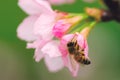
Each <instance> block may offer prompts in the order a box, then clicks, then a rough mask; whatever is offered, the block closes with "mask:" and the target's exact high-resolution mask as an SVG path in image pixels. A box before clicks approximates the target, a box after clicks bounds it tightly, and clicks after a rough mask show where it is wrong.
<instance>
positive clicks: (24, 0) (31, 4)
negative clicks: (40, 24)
mask: <svg viewBox="0 0 120 80" xmlns="http://www.w3.org/2000/svg"><path fill="white" fill-rule="evenodd" d="M18 5H19V6H20V7H21V8H22V9H23V10H24V11H25V12H26V13H28V14H30V15H33V14H40V13H41V8H40V6H39V5H38V4H37V3H36V2H35V1H34V0H19V2H18Z"/></svg>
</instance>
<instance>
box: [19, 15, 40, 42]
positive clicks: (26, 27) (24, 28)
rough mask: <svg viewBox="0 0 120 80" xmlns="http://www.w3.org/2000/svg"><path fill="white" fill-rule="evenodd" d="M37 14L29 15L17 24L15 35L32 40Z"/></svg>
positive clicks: (33, 38) (34, 37)
mask: <svg viewBox="0 0 120 80" xmlns="http://www.w3.org/2000/svg"><path fill="white" fill-rule="evenodd" d="M37 18H38V16H29V17H27V18H26V19H25V20H23V22H22V23H21V24H20V25H19V27H18V29H17V36H18V37H19V38H20V39H22V40H25V41H33V40H35V39H36V36H35V35H34V34H33V27H34V26H33V25H34V23H35V21H36V20H37Z"/></svg>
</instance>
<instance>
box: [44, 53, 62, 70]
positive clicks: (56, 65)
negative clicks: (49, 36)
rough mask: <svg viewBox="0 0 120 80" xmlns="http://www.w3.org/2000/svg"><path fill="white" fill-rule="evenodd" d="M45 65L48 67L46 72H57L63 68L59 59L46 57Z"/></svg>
mask: <svg viewBox="0 0 120 80" xmlns="http://www.w3.org/2000/svg"><path fill="white" fill-rule="evenodd" d="M45 63H46V66H47V67H48V70H49V71H51V72H57V71H58V70H61V69H62V68H63V67H64V65H63V61H62V59H61V57H54V58H51V57H49V56H47V55H46V56H45Z"/></svg>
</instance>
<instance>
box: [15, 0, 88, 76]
mask: <svg viewBox="0 0 120 80" xmlns="http://www.w3.org/2000/svg"><path fill="white" fill-rule="evenodd" d="M48 1H50V2H51V3H53V2H54V1H55V0H54V1H53V0H19V3H18V4H19V6H20V7H21V8H22V9H23V10H24V11H25V12H26V13H27V14H28V15H29V16H28V17H27V18H25V19H24V20H23V22H22V23H21V24H20V25H19V27H18V29H17V36H18V37H19V38H20V39H22V40H25V41H26V42H27V48H33V49H35V53H34V59H35V61H36V62H39V61H40V60H41V59H44V61H45V63H46V66H47V67H48V70H49V71H52V72H56V71H58V70H60V69H62V68H63V67H64V66H66V67H68V69H69V70H70V72H71V73H72V75H73V76H77V73H78V70H79V63H78V62H77V61H75V59H74V57H73V56H71V55H70V54H69V52H68V48H67V43H68V42H69V41H70V40H71V39H72V38H74V36H76V40H77V42H78V45H79V46H80V48H82V49H83V50H84V54H85V56H86V57H87V58H88V45H87V41H86V36H84V31H81V33H80V34H78V33H77V34H69V31H70V30H71V29H72V28H73V27H74V26H75V25H76V24H78V23H79V22H80V21H81V20H83V17H82V16H73V15H72V16H71V15H70V14H69V13H65V12H60V11H54V10H52V8H51V6H50V4H49V2H48ZM52 1H53V2H52ZM56 1H57V0H56ZM58 1H60V0H58ZM58 1H57V3H58V4H61V3H63V2H62V1H63V0H61V2H58ZM64 1H66V2H67V1H70V0H64Z"/></svg>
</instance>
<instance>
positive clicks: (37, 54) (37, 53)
mask: <svg viewBox="0 0 120 80" xmlns="http://www.w3.org/2000/svg"><path fill="white" fill-rule="evenodd" d="M44 56H45V55H44V54H43V53H42V52H41V49H40V48H36V50H35V53H34V59H35V61H36V62H39V61H40V60H41V59H42V58H43V57H44Z"/></svg>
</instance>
